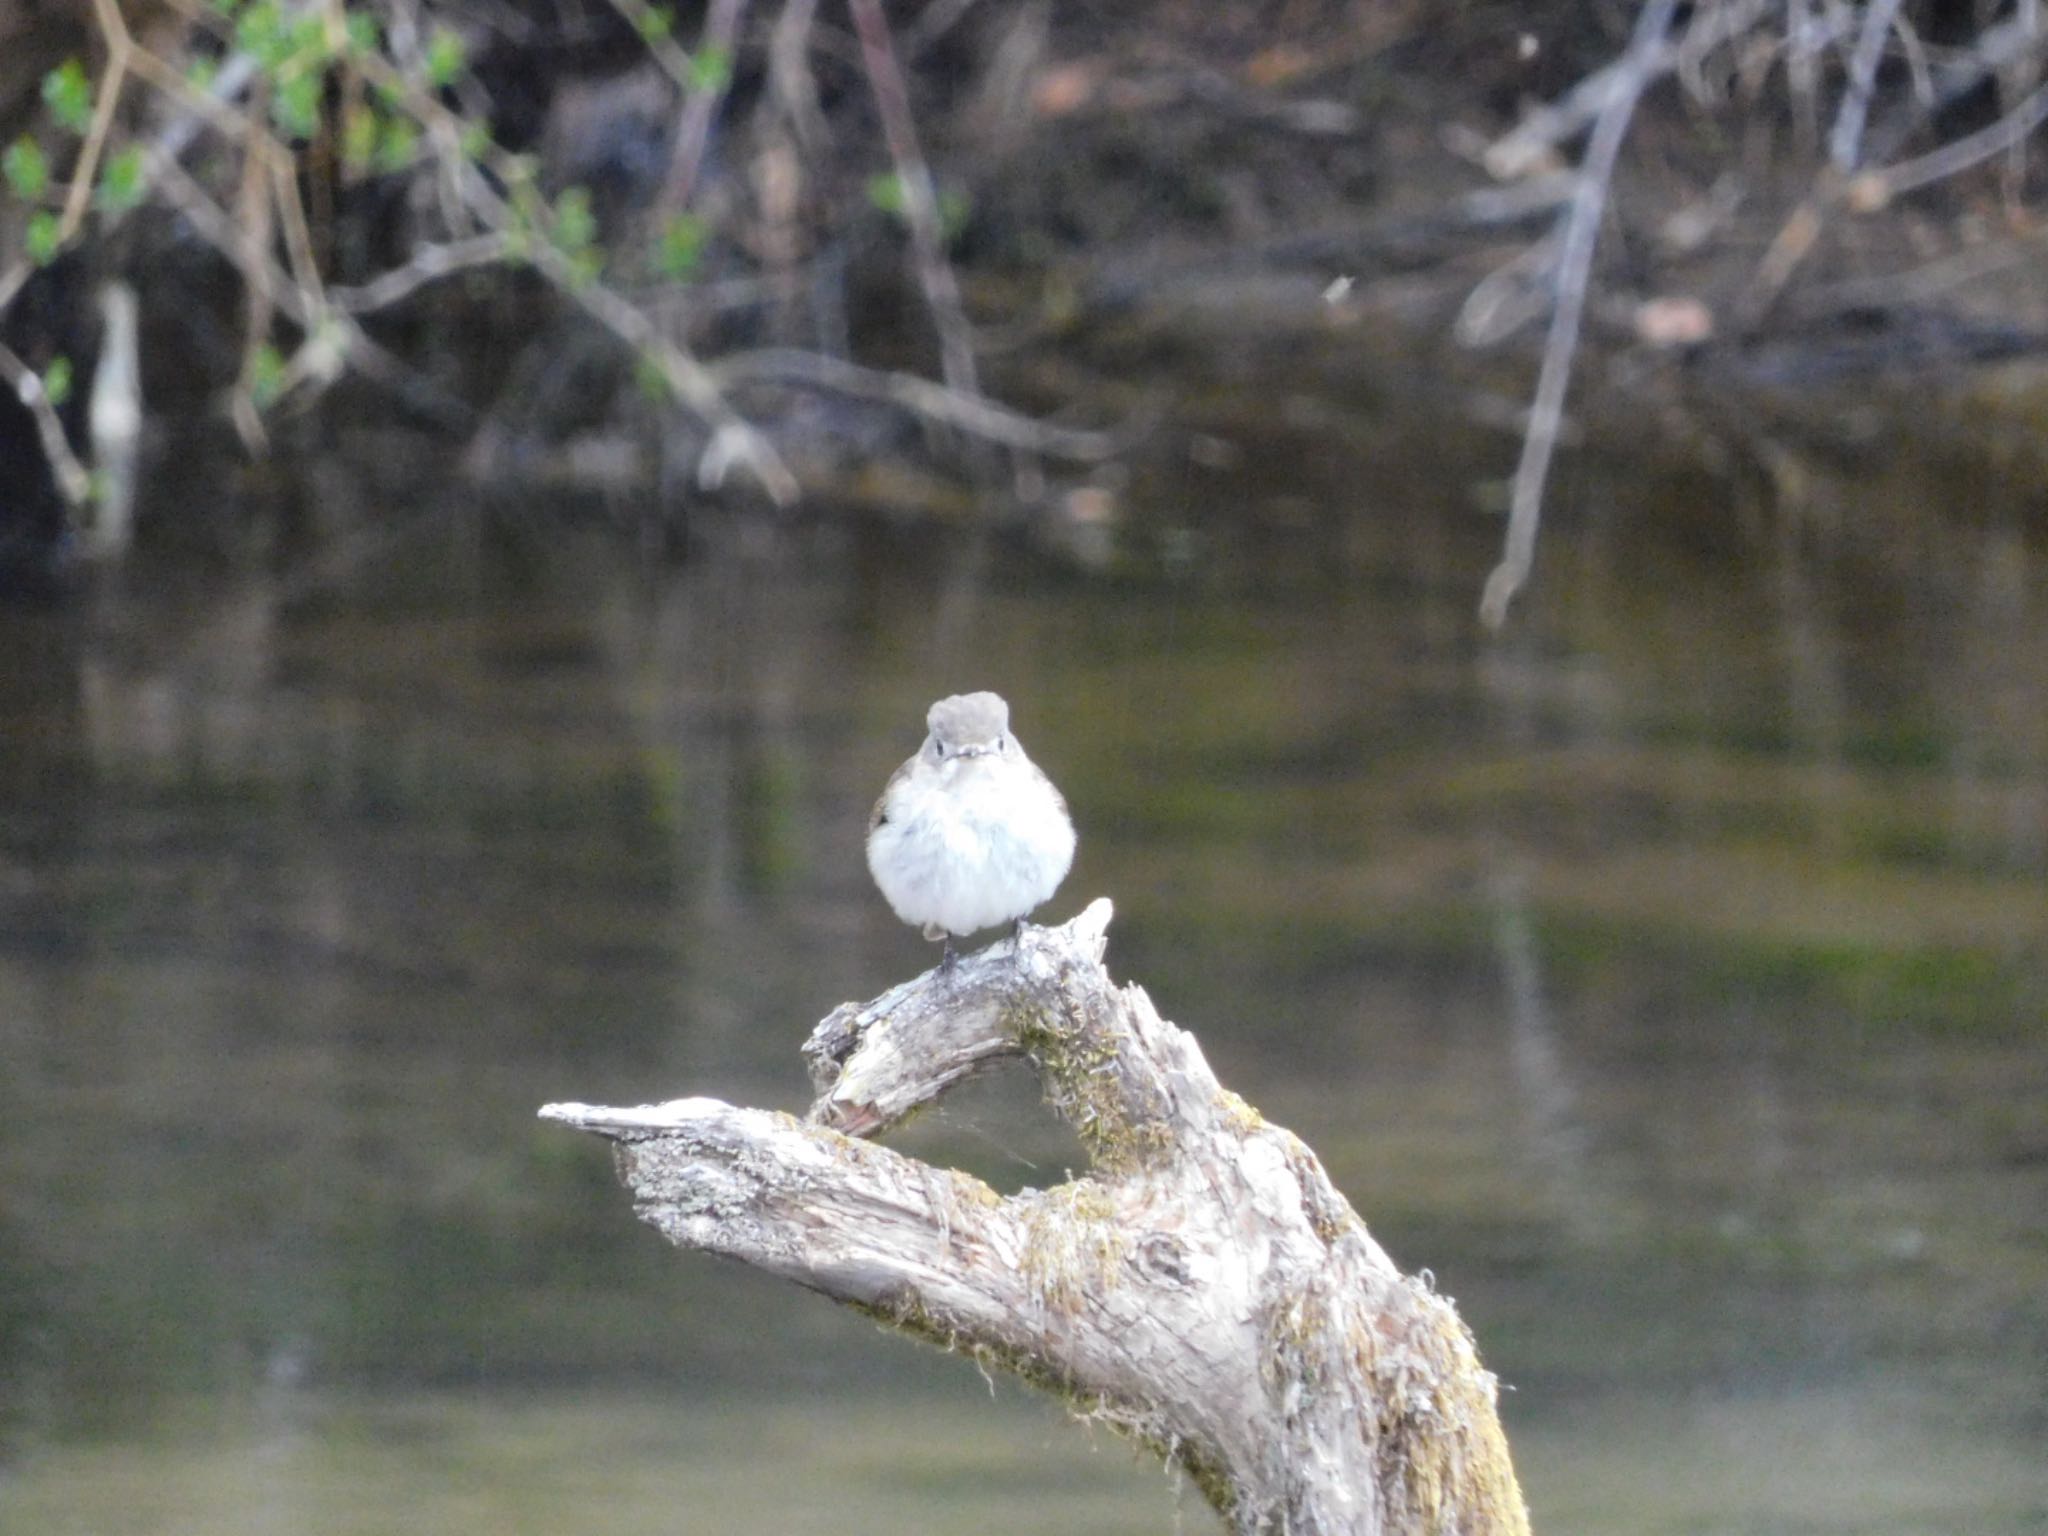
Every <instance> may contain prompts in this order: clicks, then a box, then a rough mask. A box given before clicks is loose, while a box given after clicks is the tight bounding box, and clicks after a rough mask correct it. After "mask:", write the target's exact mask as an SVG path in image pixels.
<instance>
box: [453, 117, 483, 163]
mask: <svg viewBox="0 0 2048 1536" xmlns="http://www.w3.org/2000/svg"><path fill="white" fill-rule="evenodd" d="M455 143H456V147H457V148H458V149H460V150H461V151H462V153H463V155H464V156H465V157H466V158H468V159H471V160H481V159H483V157H484V156H485V155H487V154H489V153H490V152H491V130H490V129H488V128H486V127H485V126H484V125H483V124H482V123H464V124H463V125H462V137H461V138H459V139H457V140H456V141H455Z"/></svg>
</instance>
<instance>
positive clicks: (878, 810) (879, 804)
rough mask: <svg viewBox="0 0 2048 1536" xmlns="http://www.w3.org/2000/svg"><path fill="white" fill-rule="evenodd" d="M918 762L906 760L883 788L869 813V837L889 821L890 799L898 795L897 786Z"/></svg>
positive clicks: (912, 758)
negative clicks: (912, 765) (913, 764)
mask: <svg viewBox="0 0 2048 1536" xmlns="http://www.w3.org/2000/svg"><path fill="white" fill-rule="evenodd" d="M916 761H917V759H916V758H915V757H911V758H907V759H905V760H904V763H903V766H902V767H900V768H898V769H897V770H896V771H895V772H894V773H892V774H890V775H889V782H888V783H886V784H884V785H883V786H882V793H881V795H880V797H879V798H877V799H876V801H875V808H874V809H873V810H872V811H869V812H868V836H870V837H873V836H874V835H875V828H877V827H879V826H880V825H881V824H882V823H883V822H885V821H887V820H888V819H889V799H890V797H891V796H893V795H894V794H895V793H896V786H897V785H898V784H901V783H902V782H903V780H904V777H905V776H906V775H907V774H908V773H909V772H910V767H911V764H912V763H915V762H916Z"/></svg>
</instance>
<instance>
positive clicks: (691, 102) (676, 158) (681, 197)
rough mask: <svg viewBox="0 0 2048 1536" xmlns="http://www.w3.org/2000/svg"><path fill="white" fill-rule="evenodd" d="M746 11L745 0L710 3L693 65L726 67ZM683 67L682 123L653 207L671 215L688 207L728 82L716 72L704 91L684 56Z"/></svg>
mask: <svg viewBox="0 0 2048 1536" xmlns="http://www.w3.org/2000/svg"><path fill="white" fill-rule="evenodd" d="M613 3H614V4H620V3H631V0H613ZM746 9H747V5H746V0H712V4H711V9H710V11H709V13H708V14H707V15H706V16H705V18H704V32H703V35H702V36H701V37H699V38H698V40H697V57H698V59H699V60H702V59H705V58H722V59H725V60H726V61H728V64H729V63H730V61H731V59H732V56H733V48H734V44H735V41H736V39H737V38H738V37H739V30H740V18H741V17H742V16H743V15H744V14H745V13H746ZM683 63H684V66H685V70H684V74H683V77H682V79H681V81H680V82H679V83H680V84H681V85H682V87H683V91H684V93H685V94H684V98H683V120H682V123H681V125H680V126H679V127H677V129H676V143H675V149H674V150H673V151H672V152H671V153H670V155H669V162H668V175H667V176H666V177H665V178H664V179H663V182H662V188H661V195H660V198H659V200H658V202H657V206H658V207H659V208H661V209H662V210H663V211H664V212H667V213H671V214H673V213H679V212H681V211H682V210H683V209H684V208H686V207H688V206H689V203H690V194H691V193H692V192H694V191H695V190H696V187H697V176H698V173H699V172H700V171H701V170H702V169H703V166H704V149H705V146H706V145H708V144H709V143H710V142H711V124H712V122H713V121H714V120H715V119H716V118H717V116H718V109H719V106H720V105H721V104H722V103H723V102H724V100H725V93H726V90H727V88H728V86H729V83H730V81H731V78H732V70H731V69H730V68H727V69H725V70H723V71H722V72H721V74H720V78H719V80H718V83H717V84H716V86H706V85H704V84H703V83H701V82H700V81H698V80H697V79H696V78H695V75H694V73H693V72H692V71H691V70H690V69H689V64H690V60H689V59H688V58H687V57H685V58H684V60H683Z"/></svg>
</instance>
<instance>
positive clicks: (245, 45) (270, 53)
mask: <svg viewBox="0 0 2048 1536" xmlns="http://www.w3.org/2000/svg"><path fill="white" fill-rule="evenodd" d="M235 46H236V47H237V48H239V49H241V50H242V52H244V53H246V54H248V55H250V56H251V57H252V58H254V59H255V60H256V62H257V63H258V64H261V65H262V66H263V67H264V68H265V69H267V70H270V71H272V72H273V73H274V72H275V71H276V70H277V69H278V68H280V67H281V66H282V65H283V64H284V62H285V60H286V59H288V58H290V57H291V51H292V44H291V37H290V35H289V34H288V33H287V31H286V29H285V21H284V13H283V12H282V11H280V10H279V9H278V8H277V5H276V0H256V3H255V4H254V5H251V6H250V7H249V8H248V9H247V10H245V11H244V12H242V14H241V15H240V16H238V17H236V18H235Z"/></svg>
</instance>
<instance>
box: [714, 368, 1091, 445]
mask: <svg viewBox="0 0 2048 1536" xmlns="http://www.w3.org/2000/svg"><path fill="white" fill-rule="evenodd" d="M715 371H716V372H717V374H718V376H719V377H720V378H721V379H724V380H725V381H726V382H728V383H739V382H741V381H744V380H755V379H759V380H772V381H775V382H787V383H799V384H809V385H813V386H815V387H817V388H820V389H829V390H833V391H835V392H836V393H839V394H843V395H857V396H860V397H861V398H863V399H869V400H888V401H893V402H894V403H895V404H897V405H901V406H903V407H904V408H905V409H906V410H909V411H912V412H914V413H915V414H917V415H918V416H921V417H923V418H925V419H926V420H928V421H936V422H942V423H944V424H945V425H947V426H950V427H955V428H957V429H958V430H960V431H962V432H966V433H968V434H970V435H972V436H974V437H979V438H983V439H985V440H986V441H988V442H991V443H996V444H999V445H1000V446H1002V447H1005V448H1019V449H1024V450H1027V451H1030V452H1035V453H1048V454H1053V455H1055V456H1057V457H1059V458H1065V459H1079V460H1100V459H1106V458H1108V457H1109V456H1110V455H1111V454H1114V453H1116V452H1118V451H1119V450H1120V449H1122V448H1123V447H1125V446H1126V441H1125V439H1124V437H1123V436H1122V435H1120V434H1117V433H1111V432H1091V431H1088V430H1086V429H1085V428H1075V427H1061V426H1055V425H1053V424H1052V423H1050V422H1044V421H1035V420H1033V419H1032V418H1031V417H1029V416H1026V415H1024V414H1023V413H1022V412H1020V411H1013V410H1011V409H1010V408H1009V407H1007V406H1003V405H998V404H997V403H996V402H994V401H992V400H990V399H989V398H988V397H986V396H985V395H963V394H961V393H960V392H959V391H957V390H954V389H951V388H949V387H948V386H946V385H944V384H940V383H937V382H935V381H933V380H931V379H927V378H924V377H922V376H920V375H918V374H914V373H896V372H886V371H884V370H882V369H878V368H863V367H862V366H860V364H858V363H850V362H848V361H846V360H845V359H844V358H838V357H830V356H827V355H826V354H824V353H822V352H804V351H799V350H797V349H794V348H782V347H767V348H763V349H761V350H759V351H754V352H742V353H738V354H736V355H734V356H732V357H726V358H721V359H720V360H719V361H718V363H717V365H716V368H715Z"/></svg>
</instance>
